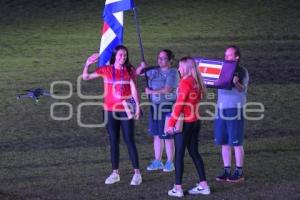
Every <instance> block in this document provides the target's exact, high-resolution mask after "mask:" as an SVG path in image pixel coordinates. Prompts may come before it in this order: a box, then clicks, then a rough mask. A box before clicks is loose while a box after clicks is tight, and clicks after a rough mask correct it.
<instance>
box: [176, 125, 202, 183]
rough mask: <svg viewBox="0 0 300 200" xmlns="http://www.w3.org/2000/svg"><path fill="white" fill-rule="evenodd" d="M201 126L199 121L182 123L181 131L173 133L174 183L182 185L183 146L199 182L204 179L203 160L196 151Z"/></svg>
mask: <svg viewBox="0 0 300 200" xmlns="http://www.w3.org/2000/svg"><path fill="white" fill-rule="evenodd" d="M200 128H201V123H200V121H196V122H192V123H186V122H185V123H184V124H183V133H178V134H175V135H174V140H175V181H176V185H182V175H183V171H184V154H185V147H187V149H188V152H189V154H190V156H191V158H192V160H193V162H194V164H195V167H196V169H197V172H198V175H199V179H200V182H201V181H206V177H205V169H204V163H203V160H202V158H201V156H200V154H199V152H198V134H199V130H200Z"/></svg>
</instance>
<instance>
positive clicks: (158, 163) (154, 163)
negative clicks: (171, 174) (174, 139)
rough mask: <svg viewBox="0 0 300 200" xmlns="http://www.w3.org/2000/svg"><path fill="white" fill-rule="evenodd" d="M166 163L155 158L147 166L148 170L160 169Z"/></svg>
mask: <svg viewBox="0 0 300 200" xmlns="http://www.w3.org/2000/svg"><path fill="white" fill-rule="evenodd" d="M163 168H164V165H163V163H162V162H161V161H160V160H153V161H152V162H151V163H150V165H149V166H148V167H147V170H148V171H154V170H159V169H163Z"/></svg>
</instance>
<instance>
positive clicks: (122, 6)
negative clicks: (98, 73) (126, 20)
mask: <svg viewBox="0 0 300 200" xmlns="http://www.w3.org/2000/svg"><path fill="white" fill-rule="evenodd" d="M132 8H134V2H133V0H106V1H105V7H104V11H103V28H102V37H101V42H100V50H99V60H98V65H97V66H98V67H99V66H103V65H106V64H108V62H109V59H110V57H111V54H112V52H113V50H114V48H115V47H116V46H117V45H119V44H123V11H126V10H130V9H132Z"/></svg>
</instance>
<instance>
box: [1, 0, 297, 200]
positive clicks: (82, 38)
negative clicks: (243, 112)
mask: <svg viewBox="0 0 300 200" xmlns="http://www.w3.org/2000/svg"><path fill="white" fill-rule="evenodd" d="M103 3H104V1H88V2H84V1H75V0H69V1H50V0H45V1H33V0H18V1H8V0H3V1H1V3H0V72H1V76H0V91H1V92H0V108H1V112H0V155H1V156H0V158H1V159H0V199H30V200H31V199H120V198H121V197H126V198H127V199H167V198H168V197H167V195H166V192H167V190H168V189H169V188H171V186H172V184H173V179H174V175H173V173H171V174H164V173H162V172H155V173H148V172H146V171H145V167H146V165H147V164H148V162H149V161H150V160H151V159H152V157H153V152H152V146H151V138H150V137H148V136H146V128H147V117H146V116H147V110H146V109H144V110H145V115H146V116H145V117H144V118H142V119H141V120H140V121H139V122H138V123H137V125H136V140H137V146H138V150H139V154H140V165H141V168H142V172H143V177H144V183H143V184H142V185H141V186H140V187H130V186H129V185H128V184H129V181H130V178H131V173H132V171H131V166H130V162H129V161H128V155H127V153H126V147H125V146H124V143H123V142H122V143H121V148H122V153H121V169H120V171H121V174H122V177H121V180H122V181H121V182H120V183H118V184H117V185H115V186H106V185H104V183H103V182H104V180H105V178H106V176H107V175H108V174H109V171H110V161H109V147H108V146H107V144H108V138H107V135H106V131H105V129H104V128H97V129H89V128H82V127H79V126H78V124H77V117H76V114H77V108H78V105H79V104H80V103H82V102H87V101H93V102H95V100H82V99H80V98H79V97H78V96H77V88H76V86H77V77H78V75H79V74H80V73H81V69H82V64H83V63H84V61H85V59H86V58H87V56H88V55H90V54H91V53H93V52H94V51H95V50H96V49H97V48H98V46H99V30H100V29H101V26H102V21H101V20H100V19H99V17H100V14H101V12H102V8H103ZM136 4H137V6H138V16H139V21H140V25H141V31H142V32H141V35H142V40H143V44H144V48H145V57H146V60H147V62H148V63H149V64H155V62H156V61H155V60H156V54H157V52H158V51H159V50H160V49H161V48H170V49H172V50H173V51H174V53H175V55H176V57H177V59H179V58H180V57H182V56H185V55H191V56H203V57H209V58H222V57H223V52H224V48H225V47H226V46H227V45H230V44H237V45H238V46H240V47H241V50H242V65H243V66H245V67H246V68H248V70H249V73H250V85H249V94H248V101H252V102H261V103H263V104H264V107H265V112H264V115H265V117H264V119H263V120H260V121H248V122H247V125H246V135H245V137H246V140H245V152H246V160H245V173H246V181H245V182H244V183H242V184H237V185H231V184H218V183H216V182H215V181H214V177H215V176H216V174H217V173H218V172H219V170H220V168H221V165H222V162H221V158H220V155H219V149H218V147H216V146H214V145H213V129H212V127H213V124H212V122H211V121H204V122H203V127H202V130H201V134H200V138H199V139H200V151H201V153H202V155H203V157H204V160H205V164H206V171H207V177H208V181H209V183H210V185H211V186H212V188H213V194H212V195H211V196H210V197H208V198H209V199H283V198H285V199H299V197H300V193H299V189H298V188H299V186H298V185H299V175H298V174H299V169H298V166H299V164H300V161H299V156H298V154H299V131H300V127H299V123H298V122H299V114H300V113H299V109H298V106H299V102H300V101H299V96H300V91H299V83H300V80H299V75H300V71H299V63H300V35H299V31H300V28H299V27H300V26H299V25H300V23H299V20H300V17H299V10H300V3H299V1H296V0H294V1H293V0H288V1H279V0H274V1H259V0H255V1H230V2H229V1H202V0H201V1H200V0H185V1H180V0H164V1H159V0H151V1H149V0H141V1H136ZM124 42H125V45H126V46H128V47H129V51H130V52H129V53H130V59H131V61H132V63H133V64H134V65H137V64H138V63H139V62H140V53H139V48H138V44H137V34H136V32H135V26H134V21H133V14H132V13H131V12H126V14H125V36H124ZM60 80H66V81H69V82H71V83H72V84H73V92H74V93H73V95H72V97H71V98H69V99H66V100H55V99H51V98H47V97H45V98H42V99H41V101H40V102H39V103H36V104H35V103H33V102H32V101H30V100H28V99H24V100H19V101H17V100H16V98H15V96H16V94H17V93H21V92H22V91H23V90H24V89H29V88H32V87H39V86H41V87H44V88H47V89H50V85H51V83H52V82H53V81H60ZM100 85H101V83H100V81H99V80H98V81H91V82H90V83H84V84H83V88H84V93H87V94H97V93H99V92H100V91H101V87H100ZM144 86H145V83H144V81H143V80H142V79H140V80H139V89H140V91H143V88H144ZM56 90H57V91H58V92H60V93H61V94H67V93H68V88H67V87H65V86H62V87H57V88H56ZM209 92H210V93H213V94H214V93H215V90H212V89H210V90H209ZM215 100H216V98H213V99H210V101H215ZM55 102H68V103H71V105H72V106H73V109H74V115H73V117H72V119H71V120H69V121H55V120H52V119H51V117H50V106H51V104H53V103H55ZM204 111H205V108H203V112H204ZM67 113H68V110H67V109H65V108H64V107H62V108H58V109H57V110H56V114H57V115H58V116H66V115H67ZM99 113H101V109H99V108H96V109H95V108H85V109H84V110H83V115H82V119H83V120H84V122H85V123H98V122H100V117H101V115H100V114H99ZM196 181H197V178H196V174H195V168H194V166H193V165H192V163H191V160H190V158H189V157H188V155H187V158H186V165H185V174H184V188H185V189H188V188H189V187H191V186H193V185H194V184H195V183H196ZM196 198H199V197H191V196H187V199H196ZM202 198H206V197H202ZM208 198H206V199H208Z"/></svg>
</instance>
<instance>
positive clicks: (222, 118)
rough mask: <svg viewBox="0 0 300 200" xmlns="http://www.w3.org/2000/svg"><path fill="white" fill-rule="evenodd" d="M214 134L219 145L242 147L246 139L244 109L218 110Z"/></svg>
mask: <svg viewBox="0 0 300 200" xmlns="http://www.w3.org/2000/svg"><path fill="white" fill-rule="evenodd" d="M221 114H222V115H221ZM226 118H228V119H226ZM214 132H215V143H216V144H218V145H230V146H240V145H242V144H243V139H244V116H243V109H238V108H229V109H224V110H219V109H218V113H217V115H216V119H215V123H214Z"/></svg>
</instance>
